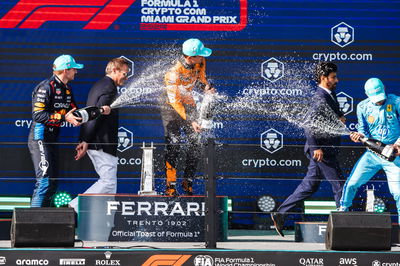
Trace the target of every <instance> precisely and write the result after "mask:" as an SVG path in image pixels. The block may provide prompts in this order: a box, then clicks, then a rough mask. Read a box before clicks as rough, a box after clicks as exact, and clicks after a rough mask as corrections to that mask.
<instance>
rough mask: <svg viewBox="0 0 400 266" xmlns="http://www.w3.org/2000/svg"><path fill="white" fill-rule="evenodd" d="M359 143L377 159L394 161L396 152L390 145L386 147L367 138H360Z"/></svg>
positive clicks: (377, 141)
mask: <svg viewBox="0 0 400 266" xmlns="http://www.w3.org/2000/svg"><path fill="white" fill-rule="evenodd" d="M360 141H361V143H362V144H363V145H364V146H366V147H367V149H369V150H370V151H372V152H373V153H375V154H376V155H378V156H379V157H381V158H383V159H385V160H388V161H389V162H393V161H394V160H395V159H396V156H395V153H396V151H395V150H394V149H393V147H392V146H391V145H386V144H384V143H382V142H381V141H379V140H376V139H371V138H367V137H363V138H360Z"/></svg>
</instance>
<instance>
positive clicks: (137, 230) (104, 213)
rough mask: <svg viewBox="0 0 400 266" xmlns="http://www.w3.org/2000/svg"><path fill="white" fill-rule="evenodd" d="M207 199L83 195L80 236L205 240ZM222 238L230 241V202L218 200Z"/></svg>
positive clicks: (87, 238)
mask: <svg viewBox="0 0 400 266" xmlns="http://www.w3.org/2000/svg"><path fill="white" fill-rule="evenodd" d="M204 199H205V198H204V197H175V198H174V197H163V196H155V197H144V196H133V195H132V196H120V195H80V196H79V221H78V224H79V227H78V237H79V239H82V240H89V241H153V242H179V241H186V242H194V241H204V235H205V232H204V228H205V220H204V214H205V202H204ZM217 199H218V200H217V201H218V202H217V208H218V209H219V210H220V211H221V214H220V215H219V231H218V239H219V240H220V241H224V240H226V235H227V218H228V216H227V199H226V197H217Z"/></svg>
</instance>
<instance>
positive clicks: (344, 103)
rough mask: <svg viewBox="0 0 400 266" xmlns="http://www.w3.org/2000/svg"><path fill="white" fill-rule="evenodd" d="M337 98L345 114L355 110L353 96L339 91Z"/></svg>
mask: <svg viewBox="0 0 400 266" xmlns="http://www.w3.org/2000/svg"><path fill="white" fill-rule="evenodd" d="M337 100H338V102H339V108H340V111H342V112H343V114H344V115H347V114H349V113H351V112H353V97H351V96H349V95H347V94H346V93H344V92H339V93H338V94H337Z"/></svg>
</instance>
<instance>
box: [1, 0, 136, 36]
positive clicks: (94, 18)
mask: <svg viewBox="0 0 400 266" xmlns="http://www.w3.org/2000/svg"><path fill="white" fill-rule="evenodd" d="M135 1H136V0H86V1H82V0H35V1H32V0H20V1H19V2H18V3H17V4H16V5H15V6H14V7H13V8H12V9H11V10H10V11H8V13H7V14H5V15H4V17H2V18H1V19H0V28H21V29H37V28H40V27H41V26H42V25H43V23H45V22H46V21H88V23H87V24H86V25H85V27H84V28H83V29H86V30H105V29H108V27H110V25H111V24H112V23H114V21H115V20H116V19H117V18H119V17H120V16H121V15H122V13H124V12H125V11H126V10H127V9H128V8H129V7H130V6H131V5H132V4H133V3H134V2H135Z"/></svg>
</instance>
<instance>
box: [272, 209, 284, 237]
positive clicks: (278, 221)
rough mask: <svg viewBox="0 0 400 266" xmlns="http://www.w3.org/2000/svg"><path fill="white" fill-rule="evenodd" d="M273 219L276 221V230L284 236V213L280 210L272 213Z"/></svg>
mask: <svg viewBox="0 0 400 266" xmlns="http://www.w3.org/2000/svg"><path fill="white" fill-rule="evenodd" d="M271 218H272V221H273V222H274V226H275V230H276V232H277V233H278V234H279V235H280V236H281V237H284V236H285V234H284V233H283V224H284V223H285V219H284V217H283V214H281V213H279V212H273V213H271Z"/></svg>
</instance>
